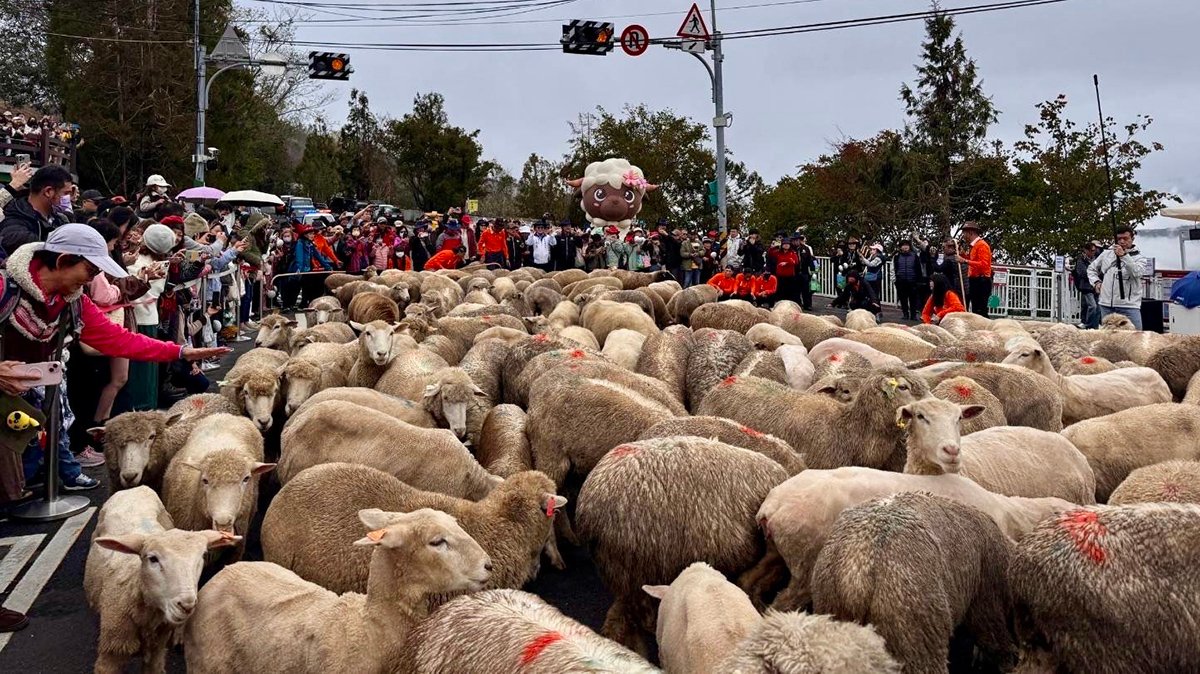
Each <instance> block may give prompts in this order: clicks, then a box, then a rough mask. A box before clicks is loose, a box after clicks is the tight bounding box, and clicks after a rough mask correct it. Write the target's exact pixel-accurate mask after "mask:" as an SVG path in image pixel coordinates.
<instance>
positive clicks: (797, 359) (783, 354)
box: [756, 326, 817, 391]
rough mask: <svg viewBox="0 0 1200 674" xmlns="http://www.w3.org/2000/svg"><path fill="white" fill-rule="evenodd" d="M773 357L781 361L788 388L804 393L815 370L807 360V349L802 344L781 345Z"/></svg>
mask: <svg viewBox="0 0 1200 674" xmlns="http://www.w3.org/2000/svg"><path fill="white" fill-rule="evenodd" d="M756 327H757V326H756ZM775 355H777V356H779V358H780V359H781V360H783V369H784V371H786V372H787V383H788V386H791V387H792V388H794V389H796V390H797V391H804V390H807V389H808V387H809V386H812V383H813V375H814V374H815V373H816V370H817V368H816V366H815V365H813V362H812V361H811V360H809V359H808V349H805V348H804V345H803V344H781V345H780V346H779V347H778V348H777V349H775Z"/></svg>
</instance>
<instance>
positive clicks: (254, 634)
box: [183, 509, 491, 674]
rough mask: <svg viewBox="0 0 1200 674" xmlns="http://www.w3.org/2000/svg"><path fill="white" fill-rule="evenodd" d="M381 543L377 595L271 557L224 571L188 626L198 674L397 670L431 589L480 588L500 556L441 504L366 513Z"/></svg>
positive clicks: (191, 667) (374, 581) (374, 569)
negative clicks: (338, 589)
mask: <svg viewBox="0 0 1200 674" xmlns="http://www.w3.org/2000/svg"><path fill="white" fill-rule="evenodd" d="M359 520H360V521H361V522H362V523H363V525H364V526H365V527H366V530H367V534H366V536H364V537H362V538H360V539H359V540H358V541H356V542H355V545H365V546H371V547H372V548H373V552H372V554H371V571H370V577H369V578H368V580H367V593H366V594H365V595H363V594H355V593H347V594H343V595H337V594H334V593H332V592H330V591H329V590H326V589H324V588H322V587H321V586H319V585H316V584H314V583H310V582H308V581H306V580H304V579H302V578H300V577H299V576H297V575H296V574H294V573H292V572H291V571H288V570H287V569H284V568H283V567H281V566H277V565H275V564H271V563H269V562H242V563H239V564H233V565H231V566H228V567H226V568H224V569H222V570H221V572H220V573H218V574H217V575H216V576H214V577H213V578H212V580H210V581H208V583H207V584H205V586H204V588H203V589H202V590H201V591H200V597H199V602H198V604H197V608H196V611H195V613H194V614H193V616H192V619H191V620H190V621H188V624H187V628H186V630H185V631H184V637H183V641H184V651H185V653H186V655H187V668H188V671H189V672H191V673H192V674H228V673H229V672H243V673H245V674H252V673H255V672H264V673H266V672H310V671H311V672H346V673H350V672H384V671H394V670H396V669H397V668H398V667H399V663H401V662H402V660H403V659H404V658H405V657H407V656H408V651H409V650H410V649H411V648H412V646H411V644H409V639H408V637H409V634H410V632H411V631H412V630H413V629H414V628H415V627H416V626H417V624H418V623H420V621H421V620H422V619H424V618H425V617H426V616H427V615H428V612H429V609H428V601H429V597H430V596H431V595H436V594H441V593H445V592H456V591H463V590H478V589H479V588H481V587H482V586H483V583H484V582H486V581H487V579H488V576H489V574H490V568H489V567H490V566H491V560H490V559H488V556H487V554H486V553H484V551H483V548H481V547H479V544H478V543H476V542H475V540H474V539H472V538H471V537H470V536H468V535H467V533H466V532H465V531H463V530H462V527H460V526H458V524H457V523H456V522H455V521H454V518H452V517H450V516H449V515H447V514H445V513H443V512H439V511H436V510H429V509H422V510H417V511H415V512H412V513H408V514H399V513H385V512H383V511H380V510H374V509H372V510H363V511H360V512H359Z"/></svg>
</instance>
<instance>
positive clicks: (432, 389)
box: [424, 384, 442, 398]
mask: <svg viewBox="0 0 1200 674" xmlns="http://www.w3.org/2000/svg"><path fill="white" fill-rule="evenodd" d="M441 390H442V385H441V384H430V385H428V386H426V387H425V396H424V397H426V398H432V397H434V396H436V395H437V394H438V393H440V392H441Z"/></svg>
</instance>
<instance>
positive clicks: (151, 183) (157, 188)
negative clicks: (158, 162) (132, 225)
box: [137, 173, 171, 218]
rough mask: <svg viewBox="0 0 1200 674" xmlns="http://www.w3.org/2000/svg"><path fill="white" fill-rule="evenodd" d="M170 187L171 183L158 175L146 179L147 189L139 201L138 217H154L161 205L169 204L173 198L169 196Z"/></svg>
mask: <svg viewBox="0 0 1200 674" xmlns="http://www.w3.org/2000/svg"><path fill="white" fill-rule="evenodd" d="M170 186H171V183H169V182H167V180H166V178H163V177H162V176H160V175H158V174H157V173H155V174H154V175H152V176H150V177H149V178H146V189H145V191H144V192H143V193H142V197H141V198H140V199H138V208H137V211H138V215H140V216H142V217H143V218H149V217H152V216H153V215H154V212H155V210H157V209H158V207H159V206H160V205H162V204H165V203H167V202H169V201H170V200H171V198H170V197H168V196H167V188H168V187H170Z"/></svg>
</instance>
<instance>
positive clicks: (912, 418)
mask: <svg viewBox="0 0 1200 674" xmlns="http://www.w3.org/2000/svg"><path fill="white" fill-rule="evenodd" d="M983 409H984V408H983V406H982V405H958V404H956V403H952V402H950V401H948V400H942V399H940V398H923V399H921V400H918V401H916V402H914V403H910V404H908V405H905V406H903V407H901V408H900V409H898V410H896V425H897V426H899V427H900V428H903V429H905V430H907V431H908V434H909V447H910V450H909V451H910V452H911V451H913V449H912V448H915V450H916V452H917V453H918V454H919V455H920V456H921V457H922V458H923V459H925V460H926V461H927V462H929V463H932V464H934V465H936V466H940V467H941V469H942V472H944V473H957V472H958V470H959V468H960V467H961V463H960V460H959V449H960V442H961V437H962V436H961V433H960V431H959V422H960V421H961V420H963V419H971V418H974V417H976V416H978V415H979V414H980V413H982V412H983Z"/></svg>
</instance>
